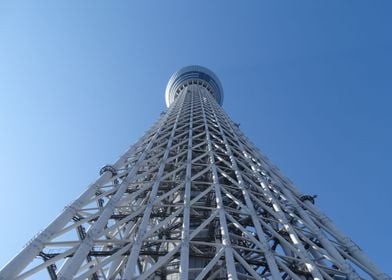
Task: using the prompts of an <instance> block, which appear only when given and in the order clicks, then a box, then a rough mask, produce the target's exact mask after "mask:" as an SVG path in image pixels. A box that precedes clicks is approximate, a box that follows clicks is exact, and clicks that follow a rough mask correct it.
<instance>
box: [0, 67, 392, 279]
mask: <svg viewBox="0 0 392 280" xmlns="http://www.w3.org/2000/svg"><path fill="white" fill-rule="evenodd" d="M165 98H166V103H167V105H168V110H167V112H166V113H165V114H162V116H161V117H160V119H159V120H158V121H157V122H156V123H155V124H154V125H153V127H152V128H151V129H150V130H149V131H148V132H147V133H146V134H145V135H144V136H143V137H142V138H141V139H140V140H139V141H138V142H137V143H136V144H135V145H133V146H132V147H130V149H129V150H128V151H127V152H126V153H124V155H123V156H122V157H120V159H119V160H117V161H116V162H115V163H114V164H113V165H107V166H105V167H103V168H102V169H101V172H100V175H101V176H100V177H99V178H98V180H97V181H96V182H94V183H92V184H91V185H90V186H89V187H88V188H87V190H86V191H85V192H84V193H82V194H81V195H80V196H79V197H78V198H77V199H76V200H75V201H74V202H73V203H71V204H70V205H69V206H67V207H66V208H65V210H64V212H63V213H61V214H60V215H59V216H58V217H57V218H56V219H55V220H54V221H53V222H52V223H51V224H50V225H49V226H48V227H47V228H46V229H45V230H44V231H42V232H40V233H39V234H38V235H37V236H36V237H35V238H33V239H32V240H31V242H29V243H28V244H27V245H26V247H25V248H24V249H23V250H22V251H21V252H20V253H19V254H18V255H17V256H16V257H15V258H14V259H13V260H12V261H11V262H10V263H8V264H7V265H6V266H5V267H4V268H3V269H2V270H1V272H0V279H3V280H5V279H7V280H8V279H28V278H31V277H33V276H36V275H42V273H44V274H43V275H44V276H42V277H44V278H49V279H127V280H130V279H198V280H199V279H295V280H300V279H390V278H389V276H387V275H385V274H383V273H382V272H380V270H379V269H378V268H377V267H376V266H375V265H374V264H373V263H372V262H371V261H370V260H369V259H368V258H367V257H366V256H365V255H364V253H363V252H362V251H361V250H360V249H359V248H358V246H357V245H355V244H354V243H353V242H352V241H351V240H350V239H349V238H347V237H346V236H344V235H343V234H342V233H341V232H340V231H339V230H338V229H336V227H335V226H334V225H333V224H332V222H331V221H330V220H329V219H328V218H327V217H326V216H325V215H324V214H322V213H321V212H320V211H319V210H317V208H316V207H315V206H314V202H315V201H314V197H313V196H310V195H303V194H301V193H300V192H298V191H297V190H296V188H294V186H293V185H292V183H291V182H290V181H289V180H288V179H286V178H285V177H284V176H283V175H282V174H281V173H280V171H279V169H277V168H276V167H275V166H274V165H272V164H271V163H270V162H269V161H268V160H267V159H266V158H265V157H264V156H263V155H262V154H261V153H260V152H259V151H258V149H257V148H255V147H254V146H253V144H252V143H251V142H250V141H249V140H248V139H247V138H246V137H245V136H244V135H243V134H242V132H241V131H240V130H239V128H238V126H237V125H236V124H235V123H233V122H232V121H231V120H230V118H229V117H228V116H227V115H226V114H225V112H224V111H223V109H222V107H221V106H220V104H222V100H223V90H222V87H221V85H220V82H219V80H218V79H217V78H216V76H215V75H214V74H213V73H212V72H211V71H210V70H207V69H206V68H203V67H200V66H190V67H186V68H184V69H182V70H180V71H179V72H177V73H176V74H174V75H173V76H172V78H171V79H170V81H169V83H168V86H167V90H166V93H165ZM40 273H41V274H40ZM42 277H41V278H39V279H42Z"/></svg>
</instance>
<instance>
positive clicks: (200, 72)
mask: <svg viewBox="0 0 392 280" xmlns="http://www.w3.org/2000/svg"><path fill="white" fill-rule="evenodd" d="M188 85H200V86H202V87H204V88H205V89H206V90H207V91H208V92H210V93H211V94H212V95H213V96H214V97H215V99H216V101H217V102H218V103H219V105H222V104H223V88H222V85H221V83H220V81H219V79H218V77H217V76H216V75H215V74H214V73H213V72H212V71H211V70H209V69H207V68H205V67H203V66H198V65H192V66H187V67H184V68H182V69H180V70H178V71H177V72H175V73H174V74H173V75H172V76H171V78H170V79H169V82H168V83H167V86H166V90H165V102H166V106H167V107H169V106H170V105H171V104H172V103H173V101H174V100H175V99H176V97H177V96H178V95H179V94H180V92H181V91H182V90H183V89H184V88H185V87H187V86H188Z"/></svg>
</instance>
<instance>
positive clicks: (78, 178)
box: [0, 0, 392, 274]
mask: <svg viewBox="0 0 392 280" xmlns="http://www.w3.org/2000/svg"><path fill="white" fill-rule="evenodd" d="M391 8H392V2H390V1H310V0H309V1H305V0H304V1H246V2H244V1H197V2H193V3H191V2H190V1H92V0H86V1H2V2H1V3H0V133H1V137H0V176H1V191H2V202H1V203H0V219H1V220H2V225H3V226H2V230H1V231H0V237H1V238H0V239H1V240H2V241H1V243H0V248H1V252H2V253H1V255H0V266H2V265H3V264H5V263H6V262H7V261H8V260H9V259H10V258H11V257H12V256H14V255H15V254H16V253H17V252H18V251H19V250H20V249H21V248H22V246H23V245H24V244H25V243H26V242H27V241H28V240H29V239H30V238H31V237H32V236H33V235H34V234H35V233H36V232H38V231H39V230H40V229H42V228H44V227H45V226H46V225H47V224H48V223H49V222H50V221H51V220H53V219H54V218H55V217H56V215H57V214H58V213H59V212H60V211H61V210H62V209H63V208H64V206H65V205H67V204H68V203H70V202H71V201H72V200H73V199H75V198H76V197H77V195H78V194H80V193H81V191H82V190H83V189H84V188H85V187H86V186H87V185H88V184H89V183H90V182H92V181H93V180H95V179H96V178H97V176H98V173H99V169H100V168H101V167H102V166H103V165H104V164H107V163H111V162H113V161H114V160H115V159H116V158H117V157H118V156H120V155H121V153H122V152H123V151H124V150H125V149H126V148H127V147H128V146H129V145H130V144H132V143H133V142H135V140H136V139H138V138H139V137H140V136H141V135H143V133H144V132H145V131H146V130H147V129H148V128H149V127H150V126H151V125H152V124H153V122H154V121H155V120H156V119H157V118H158V116H159V114H160V112H161V111H163V110H164V109H165V107H164V98H163V92H164V89H165V85H166V82H167V80H168V79H169V77H170V75H171V74H172V73H173V72H174V71H176V70H178V69H179V68H181V67H183V66H187V65H190V64H200V65H203V66H206V67H208V68H210V69H211V70H213V71H214V72H215V73H216V74H217V76H218V77H219V78H220V80H221V82H222V84H223V88H224V91H225V100H224V105H223V107H224V108H225V110H226V111H227V112H228V114H229V115H230V116H231V117H232V119H233V120H234V121H235V122H238V123H240V124H241V128H242V130H243V131H244V132H245V134H247V136H248V137H249V138H250V139H251V140H252V141H253V142H254V143H255V144H256V145H257V146H258V147H259V148H260V149H261V151H262V152H263V153H264V154H265V155H267V156H268V157H269V158H270V159H271V160H272V162H274V163H275V164H276V165H277V166H279V168H280V169H281V170H282V171H283V172H284V173H285V174H286V175H287V176H288V177H289V178H291V180H292V181H294V183H295V185H296V186H297V187H298V189H299V190H301V191H302V192H304V193H309V194H317V195H318V198H317V201H316V203H317V206H318V207H319V208H321V209H322V210H323V211H324V212H325V213H326V214H327V215H328V216H329V217H330V218H331V219H332V220H333V221H334V222H335V224H336V225H337V226H338V227H339V228H340V229H341V230H342V231H343V232H345V233H346V234H347V235H348V236H350V237H351V238H352V239H353V240H354V241H355V242H356V243H358V244H359V246H360V247H361V248H362V249H363V250H364V251H365V252H366V253H367V254H368V255H369V256H370V257H371V258H372V259H373V260H374V262H376V263H377V264H378V265H379V266H380V267H381V268H382V270H384V271H385V272H387V273H389V274H392V265H391V257H390V252H391V251H392V242H391V239H390V234H391V231H392V225H391V221H392V219H391V213H392V206H391V202H390V198H391V195H392V186H391V182H390V174H391V171H390V168H391V166H392V148H391V143H392V131H391V121H392V110H391V104H392V97H391V94H392V84H391V83H392V71H391V65H392V36H391V35H390V30H391V29H392V18H391V16H390V11H391Z"/></svg>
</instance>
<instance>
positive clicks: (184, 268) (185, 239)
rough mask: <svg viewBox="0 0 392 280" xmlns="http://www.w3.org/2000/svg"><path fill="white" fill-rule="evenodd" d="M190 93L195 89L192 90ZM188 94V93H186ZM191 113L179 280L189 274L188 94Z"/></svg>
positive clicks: (192, 97)
mask: <svg viewBox="0 0 392 280" xmlns="http://www.w3.org/2000/svg"><path fill="white" fill-rule="evenodd" d="M191 90H192V91H194V90H195V89H194V88H192V89H191ZM188 94H190V93H188ZM190 95H191V96H190V97H189V98H190V99H191V111H190V114H189V132H188V147H187V149H188V151H187V156H186V171H185V172H186V173H185V192H184V214H183V218H182V219H183V223H182V232H181V238H182V240H181V259H180V279H181V280H187V279H188V274H189V257H190V256H189V242H190V238H189V224H190V207H191V206H190V202H191V187H192V179H191V178H192V143H193V100H194V99H195V96H194V94H193V93H191V94H190Z"/></svg>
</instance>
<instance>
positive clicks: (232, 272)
mask: <svg viewBox="0 0 392 280" xmlns="http://www.w3.org/2000/svg"><path fill="white" fill-rule="evenodd" d="M198 91H199V95H200V102H201V108H202V112H203V120H204V126H205V131H206V141H207V146H208V156H209V158H210V164H211V171H212V181H213V184H214V189H215V196H216V205H217V209H218V212H219V221H220V225H221V233H222V244H223V247H224V250H225V257H226V269H227V277H228V279H230V280H237V279H238V277H237V271H236V269H235V264H234V256H233V248H232V246H231V241H230V236H229V230H228V228H227V221H226V214H225V209H224V205H223V200H222V194H221V191H220V184H219V180H218V172H217V170H216V164H215V159H214V152H213V148H212V144H211V137H210V132H209V127H208V122H207V117H206V113H205V108H204V104H206V103H207V101H206V99H205V97H203V96H202V94H200V92H201V91H202V89H199V90H198Z"/></svg>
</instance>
